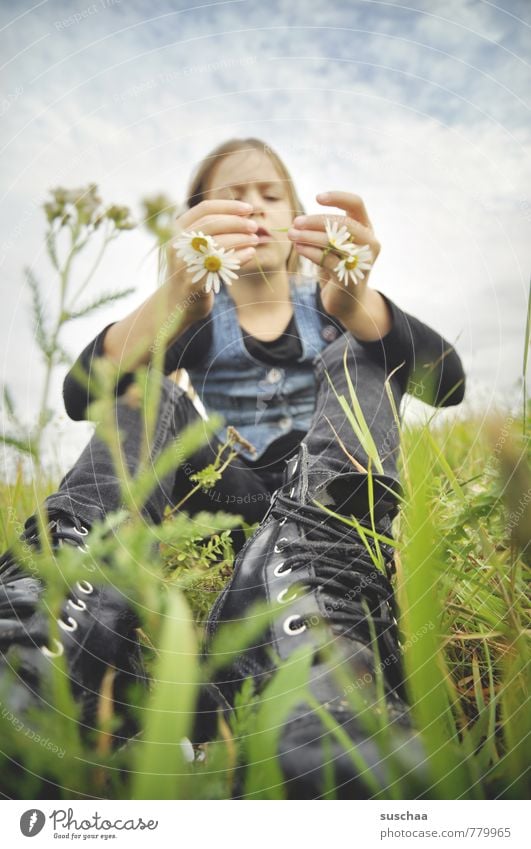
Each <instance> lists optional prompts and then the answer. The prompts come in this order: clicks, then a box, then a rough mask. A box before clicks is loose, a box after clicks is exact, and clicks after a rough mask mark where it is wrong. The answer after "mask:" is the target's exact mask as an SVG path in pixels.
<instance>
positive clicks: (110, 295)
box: [65, 287, 135, 321]
mask: <svg viewBox="0 0 531 849" xmlns="http://www.w3.org/2000/svg"><path fill="white" fill-rule="evenodd" d="M134 291H135V289H134V287H130V288H129V289H122V290H121V291H120V292H106V293H105V294H103V295H100V297H99V298H96V299H95V300H94V301H91V302H90V303H88V304H85V306H83V307H80V309H78V310H66V311H65V321H74V320H75V319H76V318H83V317H84V316H86V315H90V313H93V312H95V311H96V310H99V309H101V307H105V306H107V304H113V303H115V302H116V301H119V300H120V299H121V298H126V297H127V296H128V295H132V294H133V292H134Z"/></svg>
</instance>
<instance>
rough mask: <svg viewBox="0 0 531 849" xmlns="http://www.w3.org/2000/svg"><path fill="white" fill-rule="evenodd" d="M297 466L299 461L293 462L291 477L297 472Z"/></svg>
mask: <svg viewBox="0 0 531 849" xmlns="http://www.w3.org/2000/svg"><path fill="white" fill-rule="evenodd" d="M298 466H299V461H298V460H295V465H294V466H293V469H292V470H291V474H292V475H294V474H295V472H296V471H297V468H298Z"/></svg>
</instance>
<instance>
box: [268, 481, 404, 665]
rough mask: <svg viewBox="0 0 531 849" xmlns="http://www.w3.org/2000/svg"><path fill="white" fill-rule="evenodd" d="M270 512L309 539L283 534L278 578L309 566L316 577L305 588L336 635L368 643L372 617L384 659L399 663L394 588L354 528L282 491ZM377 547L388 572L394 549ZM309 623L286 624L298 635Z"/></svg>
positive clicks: (291, 621)
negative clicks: (294, 525) (315, 595)
mask: <svg viewBox="0 0 531 849" xmlns="http://www.w3.org/2000/svg"><path fill="white" fill-rule="evenodd" d="M271 514H272V515H273V516H274V517H275V518H277V519H280V525H283V524H285V522H286V521H293V522H296V523H297V524H298V525H299V526H302V528H303V529H304V531H305V536H303V537H302V538H298V539H296V540H288V539H287V538H284V537H282V536H280V538H279V539H278V541H277V544H276V547H275V551H276V553H282V556H283V560H282V563H280V564H279V565H278V566H277V568H276V570H275V573H276V575H287V574H289V573H290V572H291V573H296V572H297V570H298V569H301V568H303V567H306V566H307V565H308V563H311V564H312V573H313V574H311V575H309V576H308V575H305V576H304V577H301V585H302V587H303V588H304V589H307V590H310V591H315V592H317V593H319V594H320V602H321V604H320V609H321V611H322V615H323V616H324V618H325V619H326V620H327V621H328V622H329V623H330V625H332V627H333V629H334V631H335V632H337V633H339V634H341V635H342V636H347V637H349V638H350V639H358V640H360V639H361V641H362V642H365V643H369V642H370V640H371V637H372V634H371V627H370V624H369V617H370V620H371V621H372V624H373V627H374V633H375V634H376V636H377V639H378V648H379V652H380V656H381V659H382V660H383V659H384V657H385V658H387V657H389V658H390V659H392V660H393V664H398V662H399V655H400V643H399V640H398V629H397V622H396V618H395V602H394V594H393V590H392V587H391V584H390V581H389V579H388V577H386V575H384V574H383V572H382V571H380V569H378V568H377V567H376V566H375V564H374V563H373V560H372V558H371V555H370V553H369V551H368V550H367V546H366V544H365V543H364V541H363V540H362V539H361V537H360V535H359V533H358V532H357V531H356V529H354V528H351V527H350V526H347V525H345V524H344V523H342V522H341V521H340V520H338V519H334V518H333V517H329V516H328V515H327V516H324V514H323V511H322V510H321V509H320V508H318V507H314V506H313V505H308V504H304V505H302V504H301V503H300V502H296V501H293V500H292V499H291V498H289V497H288V496H287V495H285V494H283V493H282V492H277V496H276V499H275V500H274V503H273V504H272V506H271ZM368 544H369V545H371V543H370V542H369V543H368ZM371 548H372V545H371ZM379 548H380V552H381V555H382V558H383V561H384V567H385V569H386V571H387V574H390V573H391V571H392V569H391V566H390V564H391V561H392V559H393V548H392V546H390V545H388V544H386V543H383V542H380V543H379ZM372 550H373V552H375V550H376V549H375V548H372ZM289 594H290V590H289V589H288V590H286V591H284V595H283V599H282V600H284V601H289V600H290V598H289V597H288V596H289ZM281 595H282V594H281ZM364 602H365V603H364ZM367 608H368V612H367ZM296 620H298V621H296ZM311 624H312V622H311V621H305V620H303V619H302V617H300V616H292V617H288V619H287V620H286V624H285V628H284V630H285V631H286V633H289V632H290V631H291V633H292V634H296V633H300V632H301V631H302V630H305V628H306V627H311Z"/></svg>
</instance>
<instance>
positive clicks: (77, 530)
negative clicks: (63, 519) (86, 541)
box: [72, 525, 88, 537]
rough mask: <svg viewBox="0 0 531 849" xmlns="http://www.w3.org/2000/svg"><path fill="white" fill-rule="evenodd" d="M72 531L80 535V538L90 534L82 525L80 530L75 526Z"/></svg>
mask: <svg viewBox="0 0 531 849" xmlns="http://www.w3.org/2000/svg"><path fill="white" fill-rule="evenodd" d="M72 530H73V531H74V533H75V534H79V536H80V537H86V536H87V534H88V528H86V527H85V525H80V526H79V528H76V526H75V525H74V527H73V528H72Z"/></svg>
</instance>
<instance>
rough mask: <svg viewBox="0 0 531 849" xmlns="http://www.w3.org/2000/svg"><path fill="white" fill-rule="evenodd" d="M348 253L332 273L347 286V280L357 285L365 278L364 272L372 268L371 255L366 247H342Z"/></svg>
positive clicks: (351, 245)
mask: <svg viewBox="0 0 531 849" xmlns="http://www.w3.org/2000/svg"><path fill="white" fill-rule="evenodd" d="M343 250H346V251H348V256H345V257H343V259H342V260H341V261H340V262H339V263H338V264H337V265H336V267H335V269H334V271H335V273H336V274H337V276H338V277H339V279H340V280H341V281H343V280H344V281H345V286H348V283H349V279H351V280H352V282H353V283H355V284H356V285H358V283H359V281H360V280H363V278H364V277H365V272H366V271H369V270H370V269H371V268H372V253H371V249H370V248H369V246H368V245H353V244H350V245H348V246H345V247H343Z"/></svg>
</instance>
